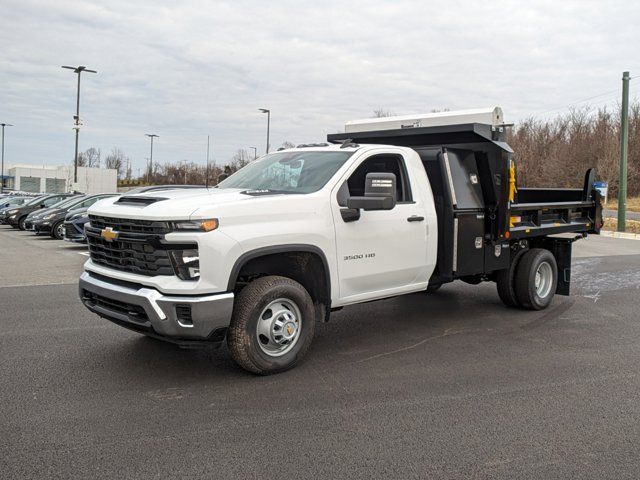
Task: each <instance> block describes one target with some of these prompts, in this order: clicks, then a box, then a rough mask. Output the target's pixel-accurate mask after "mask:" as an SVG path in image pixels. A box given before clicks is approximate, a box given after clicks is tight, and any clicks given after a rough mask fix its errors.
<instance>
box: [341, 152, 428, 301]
mask: <svg viewBox="0 0 640 480" xmlns="http://www.w3.org/2000/svg"><path fill="white" fill-rule="evenodd" d="M367 173H393V174H394V175H395V176H396V198H397V203H396V205H395V207H394V208H392V209H391V210H362V209H361V210H360V211H359V214H360V217H359V218H358V219H357V220H352V219H350V220H345V219H344V218H343V212H341V210H344V209H346V206H347V198H348V197H349V196H362V195H364V186H365V178H366V175H367ZM411 187H412V185H411V182H410V178H409V176H408V174H407V165H406V160H405V158H404V157H403V156H402V155H401V154H398V153H372V154H370V155H369V156H367V157H364V158H363V159H361V160H360V162H357V163H356V164H355V165H353V166H352V168H351V169H350V170H349V171H348V172H347V174H346V175H345V177H344V178H343V179H342V180H341V182H340V183H339V184H338V187H336V188H335V189H334V191H333V193H332V202H331V203H332V210H333V217H334V225H335V235H336V247H337V248H336V250H337V261H338V275H339V285H340V299H341V302H340V303H342V304H347V303H351V302H356V301H361V300H366V299H374V298H381V297H384V296H387V295H395V294H399V293H404V292H405V291H411V290H416V289H419V288H416V285H417V284H419V283H424V282H427V280H428V278H426V277H427V274H426V269H427V268H426V263H427V228H426V222H425V221H424V216H425V213H424V205H422V201H421V200H420V199H419V198H416V195H415V194H414V193H412V188H411ZM410 219H411V220H410ZM420 219H422V220H420Z"/></svg>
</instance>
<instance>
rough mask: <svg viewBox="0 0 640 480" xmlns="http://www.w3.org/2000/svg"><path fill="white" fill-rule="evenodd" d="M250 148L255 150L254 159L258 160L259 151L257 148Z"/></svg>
mask: <svg viewBox="0 0 640 480" xmlns="http://www.w3.org/2000/svg"><path fill="white" fill-rule="evenodd" d="M249 148H251V149H253V159H254V160H255V159H256V158H258V149H257V148H256V147H249Z"/></svg>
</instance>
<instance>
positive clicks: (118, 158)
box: [104, 147, 129, 179]
mask: <svg viewBox="0 0 640 480" xmlns="http://www.w3.org/2000/svg"><path fill="white" fill-rule="evenodd" d="M128 160H129V159H128V158H127V157H126V156H125V154H124V152H123V151H122V150H120V149H119V148H117V147H113V149H112V150H111V153H109V155H107V156H106V157H105V159H104V168H113V169H115V170H117V171H118V178H119V179H120V178H122V177H123V176H124V175H125V164H126V163H127V162H128Z"/></svg>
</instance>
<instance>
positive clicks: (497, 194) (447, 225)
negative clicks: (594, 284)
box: [328, 123, 602, 281]
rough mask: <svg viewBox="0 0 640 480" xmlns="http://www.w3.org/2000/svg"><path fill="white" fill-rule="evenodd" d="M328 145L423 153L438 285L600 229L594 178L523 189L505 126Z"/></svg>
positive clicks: (386, 134)
mask: <svg viewBox="0 0 640 480" xmlns="http://www.w3.org/2000/svg"><path fill="white" fill-rule="evenodd" d="M363 130H364V129H363ZM328 140H329V141H330V142H343V141H346V140H349V141H352V142H356V143H363V144H365V143H366V144H385V145H397V146H404V147H411V148H413V149H414V150H415V151H416V152H418V154H419V155H420V157H421V159H422V162H423V165H424V167H425V170H426V172H427V175H428V177H429V181H430V183H431V188H432V191H433V195H434V201H435V206H436V212H437V214H438V264H437V267H436V272H435V273H434V277H435V281H450V280H452V279H455V278H466V279H467V280H472V279H473V278H476V277H477V278H480V277H481V276H486V275H488V274H490V273H491V272H494V271H496V270H501V269H504V268H507V267H508V266H509V261H510V250H511V249H510V247H511V246H512V245H513V243H514V242H515V241H528V242H531V243H532V244H535V243H540V242H546V237H547V236H549V235H553V234H560V233H568V232H573V233H576V234H587V233H599V230H600V227H601V226H602V206H601V202H600V196H599V194H598V193H597V191H595V190H594V189H593V187H592V185H593V182H594V180H595V178H594V171H593V170H589V171H588V172H587V173H586V175H585V180H584V187H583V188H582V189H561V188H543V189H539V188H521V189H518V188H517V185H516V171H517V165H516V162H515V161H514V159H513V151H512V150H511V148H510V147H509V145H507V143H506V142H505V141H504V128H503V127H502V126H496V125H488V124H481V123H468V124H457V125H443V126H429V127H411V126H409V127H408V128H407V127H405V128H400V129H397V128H396V129H388V130H378V131H370V130H368V131H361V132H354V131H350V132H348V133H340V134H332V135H328ZM569 248H570V246H569Z"/></svg>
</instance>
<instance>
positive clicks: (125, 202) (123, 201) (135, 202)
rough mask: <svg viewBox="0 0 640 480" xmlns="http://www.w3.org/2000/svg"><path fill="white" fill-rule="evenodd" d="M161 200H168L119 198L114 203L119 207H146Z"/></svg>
mask: <svg viewBox="0 0 640 480" xmlns="http://www.w3.org/2000/svg"><path fill="white" fill-rule="evenodd" d="M162 200H168V199H167V198H165V197H133V196H131V197H126V196H123V197H120V198H119V199H118V200H117V201H116V202H115V203H118V204H121V205H139V206H143V207H146V206H147V205H151V204H152V203H156V202H161V201H162Z"/></svg>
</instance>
